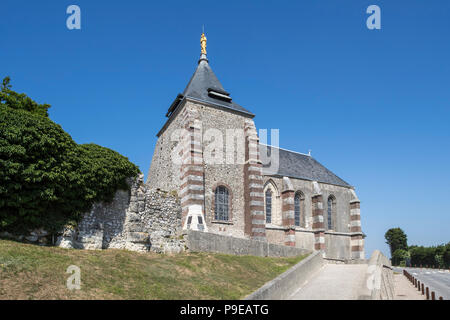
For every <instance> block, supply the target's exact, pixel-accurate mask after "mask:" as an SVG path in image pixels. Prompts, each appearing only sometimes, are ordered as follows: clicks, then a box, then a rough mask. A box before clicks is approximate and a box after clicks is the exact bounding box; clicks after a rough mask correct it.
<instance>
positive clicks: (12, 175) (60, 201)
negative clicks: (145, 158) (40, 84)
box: [0, 80, 139, 233]
mask: <svg viewBox="0 0 450 320" xmlns="http://www.w3.org/2000/svg"><path fill="white" fill-rule="evenodd" d="M3 82H4V83H6V84H8V83H9V80H8V81H3ZM8 90H9V91H11V89H10V86H9V88H8ZM9 96H10V97H14V96H17V95H16V94H15V93H12V92H10V95H9ZM19 100H20V99H19ZM19 100H17V101H19ZM21 101H22V102H19V104H18V105H15V106H14V107H11V106H10V105H9V104H8V103H2V104H0V230H7V231H11V232H16V233H19V232H24V231H27V230H30V229H33V228H39V227H43V228H45V229H47V230H49V231H53V232H55V231H58V230H59V229H60V228H61V227H62V225H64V224H67V223H70V222H74V223H76V222H77V221H78V220H79V218H80V216H81V213H83V212H85V211H87V210H88V209H89V208H90V207H91V205H92V204H93V203H94V202H97V201H109V200H111V199H112V198H113V196H114V194H115V191H116V190H117V189H126V188H128V185H127V184H126V178H128V177H134V176H136V175H137V174H138V173H139V169H138V168H137V167H136V166H135V165H134V164H132V163H131V162H130V161H128V159H127V158H126V157H124V156H122V155H120V154H119V153H117V152H115V151H113V150H110V149H107V148H104V147H101V146H98V145H95V144H87V145H77V144H76V143H75V142H74V141H73V140H72V138H71V137H70V135H69V134H68V133H66V132H65V131H64V130H63V129H62V128H61V126H59V125H58V124H56V123H54V122H53V121H51V120H50V119H49V118H48V117H47V116H46V114H43V110H44V109H43V108H39V107H37V106H34V107H30V106H31V105H32V104H29V100H28V99H25V98H24V99H22V100H21ZM21 103H24V104H27V105H20V104H21ZM30 108H31V110H29V109H30ZM45 110H46V109H45Z"/></svg>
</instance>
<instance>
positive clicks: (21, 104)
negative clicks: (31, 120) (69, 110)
mask: <svg viewBox="0 0 450 320" xmlns="http://www.w3.org/2000/svg"><path fill="white" fill-rule="evenodd" d="M10 81H11V79H10V78H9V77H6V78H4V79H3V82H2V86H1V90H0V105H2V106H6V107H10V108H12V109H16V110H25V111H29V112H31V113H33V114H37V115H40V116H44V117H48V109H49V108H50V105H48V104H39V103H37V102H36V101H33V100H32V99H31V98H30V97H28V96H27V95H26V94H24V93H17V92H15V91H13V90H11V84H10Z"/></svg>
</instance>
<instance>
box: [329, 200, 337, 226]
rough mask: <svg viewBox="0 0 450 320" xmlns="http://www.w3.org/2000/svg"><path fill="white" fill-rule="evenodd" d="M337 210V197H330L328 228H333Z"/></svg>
mask: <svg viewBox="0 0 450 320" xmlns="http://www.w3.org/2000/svg"><path fill="white" fill-rule="evenodd" d="M335 210H336V199H335V198H334V197H333V196H329V197H328V210H327V221H328V230H333V213H334V211H335Z"/></svg>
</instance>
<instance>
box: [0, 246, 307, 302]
mask: <svg viewBox="0 0 450 320" xmlns="http://www.w3.org/2000/svg"><path fill="white" fill-rule="evenodd" d="M303 258H305V256H302V257H295V258H262V257H253V256H232V255H226V254H212V253H183V254H178V255H162V254H155V253H136V252H129V251H124V250H113V249H109V250H103V251H85V250H74V249H62V248H56V247H40V246H36V245H28V244H23V243H18V242H12V241H6V240H0V299H241V298H243V297H245V296H246V295H248V294H249V293H251V292H253V291H254V290H256V289H257V288H259V287H260V286H262V285H263V284H264V283H265V282H267V281H269V280H271V279H273V278H275V277H276V276H277V275H279V274H281V273H282V272H284V271H286V270H287V269H288V268H289V267H291V266H293V265H294V264H296V263H297V262H299V261H300V260H301V259H303ZM70 265H76V266H78V267H79V268H80V269H81V290H73V291H70V290H69V289H67V287H66V281H67V278H68V277H69V276H70V274H67V273H66V270H67V267H68V266H70Z"/></svg>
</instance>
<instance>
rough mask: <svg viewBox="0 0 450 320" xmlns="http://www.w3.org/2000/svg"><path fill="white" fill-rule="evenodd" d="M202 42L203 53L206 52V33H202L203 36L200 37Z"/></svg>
mask: <svg viewBox="0 0 450 320" xmlns="http://www.w3.org/2000/svg"><path fill="white" fill-rule="evenodd" d="M200 44H201V46H202V54H206V37H205V34H204V33H202V37H201V38H200Z"/></svg>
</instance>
